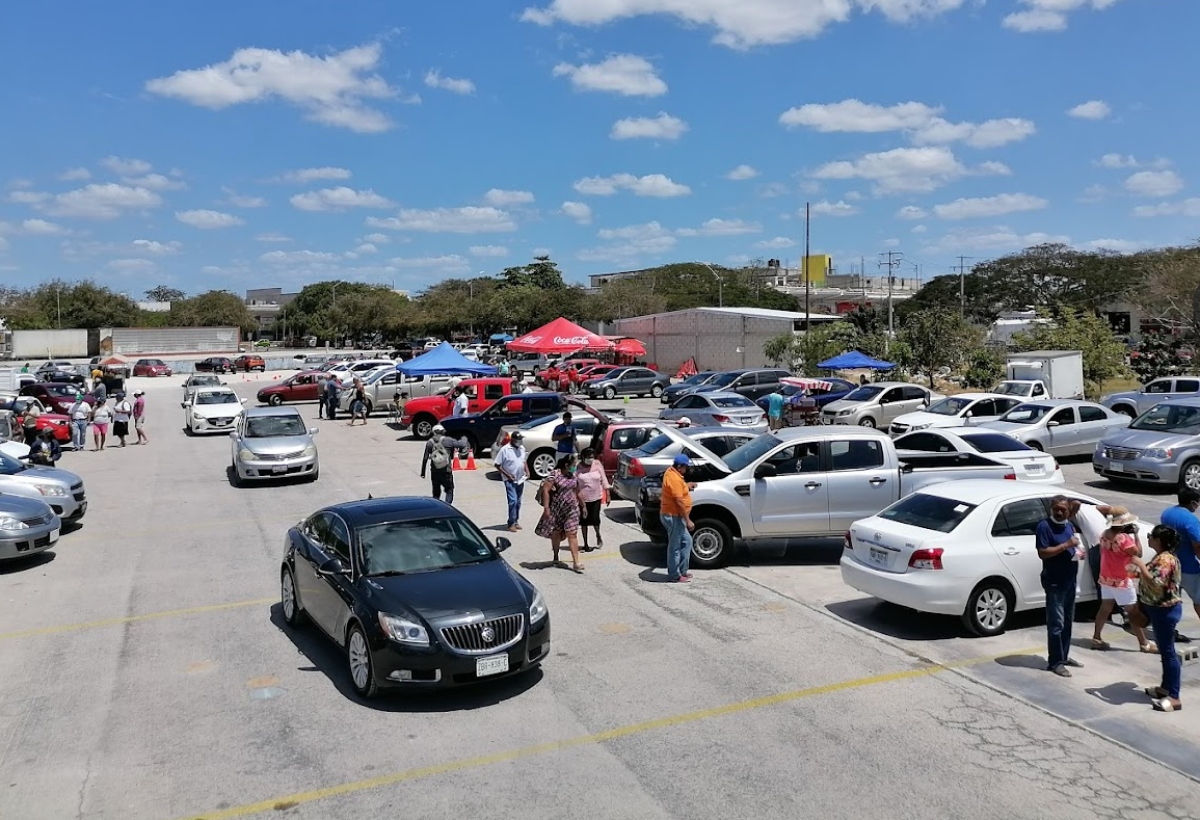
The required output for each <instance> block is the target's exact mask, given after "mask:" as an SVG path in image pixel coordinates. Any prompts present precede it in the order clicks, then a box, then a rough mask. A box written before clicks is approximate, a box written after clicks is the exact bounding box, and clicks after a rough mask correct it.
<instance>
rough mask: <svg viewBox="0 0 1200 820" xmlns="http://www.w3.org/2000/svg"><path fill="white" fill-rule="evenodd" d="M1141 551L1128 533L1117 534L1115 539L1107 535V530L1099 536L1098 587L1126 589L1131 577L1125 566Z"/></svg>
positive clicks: (1134, 575)
mask: <svg viewBox="0 0 1200 820" xmlns="http://www.w3.org/2000/svg"><path fill="white" fill-rule="evenodd" d="M1141 554H1142V551H1141V549H1140V548H1139V547H1138V545H1137V540H1136V539H1134V537H1133V536H1132V535H1130V534H1129V533H1125V532H1122V533H1117V535H1116V537H1115V538H1114V537H1112V536H1110V535H1109V532H1108V530H1105V531H1104V535H1102V536H1100V586H1105V587H1128V586H1129V583H1130V578H1133V577H1137V575H1136V573H1135V574H1133V575H1131V574H1130V572H1129V570H1127V569H1125V565H1126V564H1128V563H1129V558H1130V556H1133V555H1141Z"/></svg>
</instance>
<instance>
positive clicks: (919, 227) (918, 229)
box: [912, 225, 929, 233]
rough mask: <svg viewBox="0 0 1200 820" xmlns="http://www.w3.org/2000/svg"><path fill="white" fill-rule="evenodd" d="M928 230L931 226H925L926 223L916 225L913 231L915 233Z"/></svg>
mask: <svg viewBox="0 0 1200 820" xmlns="http://www.w3.org/2000/svg"><path fill="white" fill-rule="evenodd" d="M928 230H929V228H927V227H925V226H924V225H914V226H913V229H912V232H913V233H925V232H926V231H928Z"/></svg>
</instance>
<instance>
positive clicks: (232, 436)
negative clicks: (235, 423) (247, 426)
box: [229, 430, 237, 438]
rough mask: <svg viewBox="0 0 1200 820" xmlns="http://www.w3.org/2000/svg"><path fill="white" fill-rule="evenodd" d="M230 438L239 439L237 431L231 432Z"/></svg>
mask: <svg viewBox="0 0 1200 820" xmlns="http://www.w3.org/2000/svg"><path fill="white" fill-rule="evenodd" d="M229 437H230V438H237V431H235V430H231V431H230V432H229Z"/></svg>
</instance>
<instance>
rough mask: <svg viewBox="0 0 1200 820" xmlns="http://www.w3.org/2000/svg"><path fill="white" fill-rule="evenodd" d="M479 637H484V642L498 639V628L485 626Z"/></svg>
mask: <svg viewBox="0 0 1200 820" xmlns="http://www.w3.org/2000/svg"><path fill="white" fill-rule="evenodd" d="M479 637H480V638H483V642H484V643H491V642H492V641H494V640H496V630H494V629H492V628H491V627H490V626H485V627H484V628H483V631H482V632H480V633H479Z"/></svg>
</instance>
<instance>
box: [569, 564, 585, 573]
mask: <svg viewBox="0 0 1200 820" xmlns="http://www.w3.org/2000/svg"><path fill="white" fill-rule="evenodd" d="M571 569H572V570H574V571H575V574H576V575H582V574H583V569H584V567H583V564H581V563H578V562H576V563H575V565H574V566H572V567H571Z"/></svg>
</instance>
